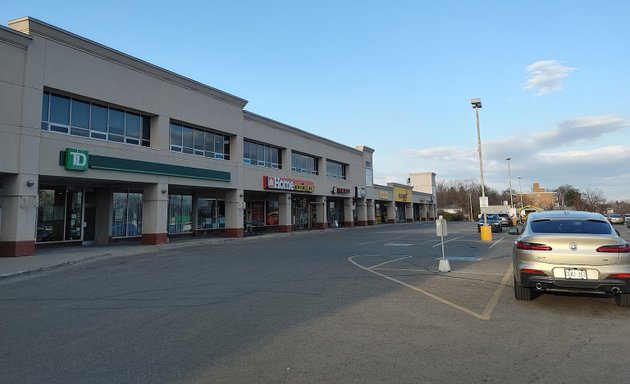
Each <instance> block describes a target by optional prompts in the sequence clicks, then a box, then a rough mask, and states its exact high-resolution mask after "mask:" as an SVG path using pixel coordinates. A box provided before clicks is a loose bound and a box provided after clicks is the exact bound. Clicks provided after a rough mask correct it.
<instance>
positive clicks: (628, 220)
mask: <svg viewBox="0 0 630 384" xmlns="http://www.w3.org/2000/svg"><path fill="white" fill-rule="evenodd" d="M623 217H624V221H625V223H626V227H628V228H630V213H626V214H625V215H623Z"/></svg>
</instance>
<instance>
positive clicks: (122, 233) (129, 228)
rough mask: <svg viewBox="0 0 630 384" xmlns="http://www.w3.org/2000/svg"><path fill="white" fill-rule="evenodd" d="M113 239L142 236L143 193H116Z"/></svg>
mask: <svg viewBox="0 0 630 384" xmlns="http://www.w3.org/2000/svg"><path fill="white" fill-rule="evenodd" d="M113 198H114V211H113V221H112V237H133V236H140V235H141V234H142V193H134V192H114V196H113Z"/></svg>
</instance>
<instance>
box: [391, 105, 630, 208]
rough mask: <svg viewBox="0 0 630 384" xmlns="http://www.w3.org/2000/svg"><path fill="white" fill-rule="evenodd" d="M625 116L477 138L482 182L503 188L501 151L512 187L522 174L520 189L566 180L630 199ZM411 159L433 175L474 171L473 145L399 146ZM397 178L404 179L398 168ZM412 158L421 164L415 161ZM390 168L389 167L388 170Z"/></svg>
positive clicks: (462, 176) (472, 174) (460, 176)
mask: <svg viewBox="0 0 630 384" xmlns="http://www.w3.org/2000/svg"><path fill="white" fill-rule="evenodd" d="M629 127H630V121H628V120H624V119H623V118H622V117H620V116H616V115H602V116H588V117H579V118H574V119H568V120H565V121H562V122H560V123H558V124H557V125H556V126H555V127H552V128H551V129H549V130H548V131H546V132H540V133H536V134H531V133H529V134H528V133H527V132H523V133H514V132H511V133H510V136H507V137H502V138H497V139H494V140H493V139H489V140H486V141H484V143H483V154H484V158H483V162H484V177H485V182H486V183H487V185H489V186H491V187H492V188H494V189H496V190H497V191H503V190H505V189H506V188H507V182H508V180H507V179H508V169H507V161H506V157H508V156H510V157H511V158H512V160H511V175H512V178H513V180H512V187H513V188H515V183H517V177H518V176H522V182H523V185H522V187H523V190H524V191H526V190H529V188H530V186H531V183H532V182H540V183H541V185H543V186H545V187H546V188H549V189H553V188H556V187H558V186H560V185H563V184H571V185H573V186H575V187H576V188H578V189H584V188H587V187H592V186H596V187H597V188H601V189H602V190H603V191H604V194H605V195H606V197H607V198H609V199H620V200H621V199H624V200H625V199H630V190H629V189H628V187H627V186H628V185H630V172H629V171H628V164H629V161H630V144H626V141H625V140H623V139H621V140H620V138H623V132H624V131H627V130H628V128H629ZM401 158H406V159H409V160H410V163H409V164H414V165H413V168H407V167H405V168H407V169H410V171H409V172H415V171H432V172H436V174H437V178H438V179H439V180H467V179H470V178H474V179H478V177H479V158H478V153H477V150H476V148H470V147H467V148H458V147H455V146H444V147H435V148H418V149H408V150H406V151H404V153H403V157H401ZM396 164H397V166H398V168H396V170H400V172H399V173H398V178H397V179H398V180H399V181H398V182H400V180H405V178H406V177H407V176H406V173H404V168H403V169H400V162H397V163H396ZM417 164H421V166H420V167H418V166H417ZM393 174H396V171H394V172H390V175H393Z"/></svg>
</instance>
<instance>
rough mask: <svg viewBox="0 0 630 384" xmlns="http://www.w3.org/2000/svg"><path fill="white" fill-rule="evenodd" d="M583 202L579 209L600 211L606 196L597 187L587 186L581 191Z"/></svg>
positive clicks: (604, 203)
mask: <svg viewBox="0 0 630 384" xmlns="http://www.w3.org/2000/svg"><path fill="white" fill-rule="evenodd" d="M581 203H582V204H583V205H582V206H581V207H580V208H579V209H582V210H585V211H592V212H602V210H603V209H604V206H605V205H606V198H605V197H604V193H603V192H602V191H601V190H599V189H597V188H587V189H586V191H585V192H582V201H581Z"/></svg>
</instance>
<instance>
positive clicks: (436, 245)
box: [433, 236, 464, 248]
mask: <svg viewBox="0 0 630 384" xmlns="http://www.w3.org/2000/svg"><path fill="white" fill-rule="evenodd" d="M462 237H464V236H458V237H454V238H452V239H450V240H448V241H445V242H444V244H446V243H450V242H451V241H455V240H459V239H461V238H462ZM440 245H442V243H441V242H440V243H437V244H435V245H434V246H433V248H435V247H439V246H440Z"/></svg>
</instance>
